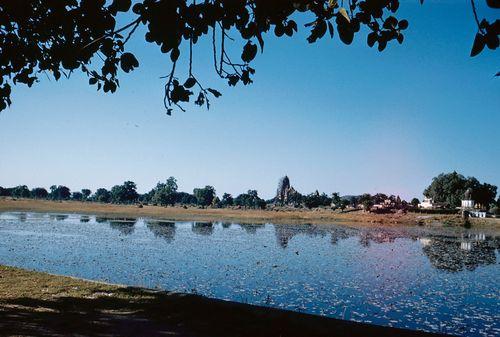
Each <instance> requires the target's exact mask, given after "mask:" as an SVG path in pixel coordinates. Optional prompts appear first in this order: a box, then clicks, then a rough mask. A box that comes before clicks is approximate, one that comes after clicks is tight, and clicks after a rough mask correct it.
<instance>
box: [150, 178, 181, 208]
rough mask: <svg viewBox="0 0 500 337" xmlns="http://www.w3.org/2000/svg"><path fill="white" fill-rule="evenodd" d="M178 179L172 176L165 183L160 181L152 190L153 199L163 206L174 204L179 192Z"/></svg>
mask: <svg viewBox="0 0 500 337" xmlns="http://www.w3.org/2000/svg"><path fill="white" fill-rule="evenodd" d="M177 188H178V186H177V179H175V178H174V177H170V178H168V179H167V181H166V182H165V183H158V184H157V185H156V187H155V188H154V189H153V190H152V191H151V192H150V195H151V201H152V202H153V203H155V204H159V205H162V206H166V205H172V206H173V205H174V204H175V202H176V201H177V200H176V193H177Z"/></svg>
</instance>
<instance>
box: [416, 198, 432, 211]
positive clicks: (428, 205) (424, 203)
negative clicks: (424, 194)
mask: <svg viewBox="0 0 500 337" xmlns="http://www.w3.org/2000/svg"><path fill="white" fill-rule="evenodd" d="M418 207H419V208H425V209H430V208H434V202H433V201H432V199H431V198H424V200H422V202H421V203H420V204H418Z"/></svg>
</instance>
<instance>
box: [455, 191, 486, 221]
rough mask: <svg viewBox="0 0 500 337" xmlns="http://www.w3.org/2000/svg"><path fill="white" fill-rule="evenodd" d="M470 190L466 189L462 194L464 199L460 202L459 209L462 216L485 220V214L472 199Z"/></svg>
mask: <svg viewBox="0 0 500 337" xmlns="http://www.w3.org/2000/svg"><path fill="white" fill-rule="evenodd" d="M472 192H473V190H472V188H468V189H467V191H465V193H464V199H463V200H462V203H461V207H460V209H461V210H462V214H463V215H464V216H466V215H468V216H471V217H474V218H486V215H487V212H486V211H485V210H482V209H480V208H479V207H478V206H479V205H476V203H475V201H474V200H473V199H472Z"/></svg>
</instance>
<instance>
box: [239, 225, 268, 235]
mask: <svg viewBox="0 0 500 337" xmlns="http://www.w3.org/2000/svg"><path fill="white" fill-rule="evenodd" d="M240 227H241V228H242V229H244V230H245V232H247V233H248V234H252V235H253V234H257V229H259V228H264V227H265V225H264V224H240Z"/></svg>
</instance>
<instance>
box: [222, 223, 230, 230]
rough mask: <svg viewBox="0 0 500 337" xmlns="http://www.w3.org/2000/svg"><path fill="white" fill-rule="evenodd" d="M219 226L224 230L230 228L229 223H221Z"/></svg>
mask: <svg viewBox="0 0 500 337" xmlns="http://www.w3.org/2000/svg"><path fill="white" fill-rule="evenodd" d="M221 225H222V228H224V229H226V228H230V227H231V223H230V222H221Z"/></svg>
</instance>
